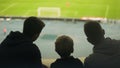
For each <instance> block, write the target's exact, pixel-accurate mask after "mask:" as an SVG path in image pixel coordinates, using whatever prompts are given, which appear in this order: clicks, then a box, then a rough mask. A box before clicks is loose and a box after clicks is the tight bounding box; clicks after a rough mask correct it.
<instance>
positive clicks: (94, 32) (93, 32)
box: [84, 21, 104, 41]
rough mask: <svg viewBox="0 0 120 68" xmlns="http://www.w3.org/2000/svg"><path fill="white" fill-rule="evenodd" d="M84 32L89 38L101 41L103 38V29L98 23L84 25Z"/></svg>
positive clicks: (89, 22) (91, 22)
mask: <svg viewBox="0 0 120 68" xmlns="http://www.w3.org/2000/svg"><path fill="white" fill-rule="evenodd" d="M84 32H85V34H86V36H87V37H88V38H92V39H96V41H97V40H99V39H100V38H101V37H103V36H104V35H103V29H102V27H101V25H100V24H99V23H98V22H97V21H88V22H87V23H86V24H85V25H84Z"/></svg>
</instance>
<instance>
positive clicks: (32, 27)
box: [23, 17, 45, 38]
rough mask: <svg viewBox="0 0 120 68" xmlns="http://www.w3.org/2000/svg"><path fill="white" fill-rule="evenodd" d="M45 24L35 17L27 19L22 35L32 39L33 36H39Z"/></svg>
mask: <svg viewBox="0 0 120 68" xmlns="http://www.w3.org/2000/svg"><path fill="white" fill-rule="evenodd" d="M44 26H45V24H44V23H43V22H42V21H41V20H40V19H39V18H37V17H28V18H27V19H26V20H25V21H24V25H23V34H24V35H26V36H28V37H29V38H32V37H33V36H34V35H35V34H40V32H41V31H42V29H43V27H44Z"/></svg>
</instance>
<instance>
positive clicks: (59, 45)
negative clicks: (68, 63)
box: [55, 35, 74, 57]
mask: <svg viewBox="0 0 120 68" xmlns="http://www.w3.org/2000/svg"><path fill="white" fill-rule="evenodd" d="M73 45H74V43H73V40H72V39H71V38H70V37H69V36H65V35H62V36H60V37H58V38H57V40H56V42H55V51H56V52H57V53H58V54H59V55H60V56H61V57H68V56H70V54H71V53H73V50H74V49H73Z"/></svg>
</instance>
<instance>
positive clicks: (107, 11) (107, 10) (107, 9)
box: [105, 5, 110, 18]
mask: <svg viewBox="0 0 120 68" xmlns="http://www.w3.org/2000/svg"><path fill="white" fill-rule="evenodd" d="M109 8H110V6H109V5H107V6H106V12H105V18H107V16H108V13H109Z"/></svg>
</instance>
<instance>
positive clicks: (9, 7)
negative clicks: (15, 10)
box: [0, 3, 16, 13]
mask: <svg viewBox="0 0 120 68" xmlns="http://www.w3.org/2000/svg"><path fill="white" fill-rule="evenodd" d="M15 5H16V4H15V3H13V4H11V5H9V6H8V7H6V8H5V9H3V10H2V11H0V13H2V12H5V11H7V10H8V9H9V8H11V7H13V6H15Z"/></svg>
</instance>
